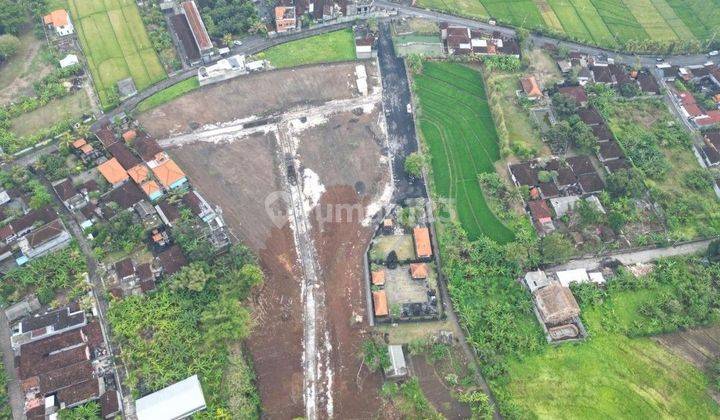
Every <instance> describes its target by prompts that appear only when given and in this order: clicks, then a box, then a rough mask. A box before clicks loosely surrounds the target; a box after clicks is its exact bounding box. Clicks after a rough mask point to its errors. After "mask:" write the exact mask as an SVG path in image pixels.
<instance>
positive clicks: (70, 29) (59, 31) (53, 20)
mask: <svg viewBox="0 0 720 420" xmlns="http://www.w3.org/2000/svg"><path fill="white" fill-rule="evenodd" d="M43 24H44V25H45V26H46V27H47V28H48V29H49V30H51V31H53V32H54V33H55V34H56V35H57V36H66V35H72V34H74V33H75V27H74V26H73V23H72V20H71V19H70V14H69V13H68V12H67V10H64V9H57V10H53V11H52V12H50V13H48V14H47V15H45V16H43Z"/></svg>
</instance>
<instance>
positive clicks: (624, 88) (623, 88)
mask: <svg viewBox="0 0 720 420" xmlns="http://www.w3.org/2000/svg"><path fill="white" fill-rule="evenodd" d="M619 90H620V94H621V95H622V96H624V97H626V98H632V97H635V96H638V95H640V86H638V85H637V83H634V82H632V83H623V84H622V85H620V89H619Z"/></svg>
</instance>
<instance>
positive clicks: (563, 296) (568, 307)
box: [534, 282, 580, 324]
mask: <svg viewBox="0 0 720 420" xmlns="http://www.w3.org/2000/svg"><path fill="white" fill-rule="evenodd" d="M534 293H535V301H536V303H537V309H538V312H540V316H541V318H542V319H543V321H544V322H545V323H546V324H560V323H563V322H567V321H568V320H570V319H572V318H574V317H576V316H578V315H580V307H579V306H578V304H577V301H575V297H574V296H573V294H572V292H571V291H570V289H568V288H567V287H563V286H562V285H561V284H560V283H558V282H551V283H550V284H549V285H548V286H546V287H543V288H541V289H538V290H536V291H535V292H534Z"/></svg>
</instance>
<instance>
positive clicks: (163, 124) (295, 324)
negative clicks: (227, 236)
mask: <svg viewBox="0 0 720 420" xmlns="http://www.w3.org/2000/svg"><path fill="white" fill-rule="evenodd" d="M367 68H368V71H369V73H370V77H371V83H370V85H371V87H373V88H374V89H377V88H378V84H379V80H378V79H377V77H375V76H374V75H373V66H371V65H368V66H367ZM352 70H354V65H352V64H336V65H325V66H322V67H307V68H302V69H296V70H280V71H275V72H268V73H261V74H256V75H251V76H248V77H242V78H237V79H234V80H232V81H229V82H226V83H223V84H221V85H216V86H213V87H208V88H202V89H199V90H197V91H195V92H191V93H189V94H187V95H185V96H183V97H181V98H178V99H175V100H173V101H170V102H168V103H166V104H164V105H161V106H159V107H157V108H155V109H153V110H152V111H149V112H147V113H145V114H144V115H142V116H141V117H140V120H141V121H142V122H143V124H144V125H145V126H146V127H148V128H150V129H151V132H153V133H155V134H156V135H160V137H161V138H162V137H163V135H165V136H169V135H172V134H173V133H187V128H186V127H189V125H190V123H192V122H194V123H196V124H198V127H200V128H196V130H195V131H193V133H192V134H182V135H181V136H178V137H173V139H177V138H183V139H188V138H195V139H196V140H194V141H192V140H190V141H183V142H182V143H181V144H182V145H181V146H178V147H175V146H173V145H174V144H176V143H173V140H172V139H170V140H165V141H161V143H162V144H164V145H169V153H170V154H171V155H172V156H173V157H174V158H175V159H176V160H177V162H178V164H179V165H180V166H181V167H182V168H183V169H184V170H185V171H186V172H187V174H188V177H189V178H190V179H191V180H192V182H193V184H194V185H195V186H197V188H198V189H199V190H201V191H202V192H203V194H204V195H205V196H206V198H207V199H208V200H209V201H211V202H213V203H217V204H218V205H219V206H221V207H222V209H223V215H224V217H225V220H226V222H227V224H228V226H229V227H230V229H231V231H232V232H233V233H234V234H235V235H236V236H237V239H239V240H241V241H242V242H244V243H246V244H248V245H249V246H250V247H251V248H252V249H253V251H255V252H256V254H257V255H258V256H259V258H260V264H261V266H262V267H263V270H264V271H265V272H266V281H265V284H264V286H263V289H262V290H261V291H260V292H259V293H258V294H257V296H256V298H255V301H254V305H253V306H254V307H253V315H254V317H255V318H256V325H258V328H256V329H255V330H254V332H253V334H252V335H251V337H250V338H249V340H248V342H247V346H248V349H249V351H250V353H251V355H252V357H253V360H254V366H255V369H256V372H257V377H258V388H259V390H260V395H261V399H262V404H263V411H264V415H266V416H268V417H269V418H295V417H301V416H303V415H305V407H306V405H305V401H304V399H303V398H304V394H305V393H306V390H305V383H304V381H305V380H306V377H305V374H306V372H305V370H304V367H303V355H304V354H306V353H305V349H304V347H303V343H304V338H305V337H306V335H305V334H308V332H307V331H308V330H307V328H308V322H310V321H308V319H307V317H306V315H307V314H306V313H305V311H304V309H305V308H306V307H307V306H306V301H303V300H302V294H301V290H303V287H304V282H305V280H304V279H305V277H304V276H303V269H302V267H301V266H300V264H299V260H298V256H299V253H298V252H297V250H298V249H302V248H297V245H296V243H295V240H294V239H293V230H292V229H291V225H290V224H289V223H288V216H289V214H288V208H287V203H286V201H285V200H284V199H278V200H273V201H272V202H268V201H267V198H268V197H273V195H272V194H273V193H277V192H280V191H284V189H285V188H286V187H287V184H286V183H284V182H282V180H283V179H284V178H285V177H286V170H285V167H284V163H283V162H284V156H283V152H282V151H281V150H284V149H282V148H284V147H286V146H284V145H285V144H287V142H288V141H289V142H290V143H291V144H296V145H297V154H296V156H297V159H298V161H299V162H298V165H299V167H300V168H302V169H301V171H302V172H301V176H299V177H298V178H299V181H298V183H299V184H300V186H301V188H302V190H303V192H304V194H305V197H306V199H307V200H310V201H309V202H308V203H312V204H310V207H308V210H307V211H308V212H311V210H312V208H313V207H314V206H316V209H317V210H315V211H312V212H311V213H310V214H312V215H315V214H316V215H317V216H318V217H310V220H311V223H312V227H311V231H310V232H309V234H310V235H311V238H312V239H313V241H314V248H315V249H316V250H317V257H316V258H317V261H318V265H319V267H320V268H321V270H320V272H319V273H318V279H319V280H320V285H319V287H318V288H317V289H318V291H317V292H315V293H316V296H317V297H316V299H320V300H318V301H317V302H318V306H316V308H317V311H318V313H317V319H318V323H317V324H315V325H316V330H315V331H316V339H317V340H318V343H319V344H318V349H317V350H318V352H317V360H318V363H319V364H318V366H322V368H321V369H322V372H331V374H332V376H331V378H332V380H331V381H330V380H326V379H325V378H327V377H328V376H325V374H324V373H323V374H320V372H318V383H317V389H318V397H317V405H318V411H321V412H322V411H324V410H323V408H324V407H331V408H329V409H332V410H333V413H334V415H335V416H337V417H338V418H348V417H352V416H360V417H362V418H371V417H374V416H376V415H377V413H376V411H377V408H378V406H379V402H378V390H379V387H380V385H381V382H382V378H381V376H380V375H379V374H374V373H371V372H369V371H368V370H367V368H361V365H360V363H361V361H360V359H359V358H358V357H357V355H358V353H359V352H360V347H361V345H362V341H363V340H364V337H365V336H366V333H367V331H366V323H365V322H356V321H355V319H356V318H355V317H356V316H359V317H360V319H362V318H364V315H365V308H364V305H365V300H364V298H363V289H362V287H361V284H362V283H361V278H362V255H363V253H364V251H365V246H366V244H367V241H369V240H370V237H371V236H372V233H373V232H374V227H373V226H370V225H368V226H366V227H363V226H362V225H361V224H360V223H361V221H362V220H361V219H358V218H357V217H354V218H353V217H351V216H353V215H354V214H356V213H353V212H350V213H340V214H341V216H340V217H336V214H325V215H324V216H323V215H322V214H321V213H322V210H327V209H332V210H333V211H334V210H335V209H343V208H347V207H345V206H350V207H352V206H355V205H359V206H361V207H363V208H364V206H366V205H368V204H370V203H371V202H373V201H374V200H375V199H376V196H377V195H378V194H379V193H380V192H381V191H382V190H383V188H382V186H383V185H384V183H385V182H387V178H388V177H389V172H388V165H387V162H385V160H384V158H383V156H382V154H381V152H382V147H383V144H384V142H385V136H384V127H383V121H384V119H383V118H382V111H381V107H380V106H379V100H380V95H379V93H376V94H375V95H374V96H373V97H370V98H368V97H360V96H359V95H358V94H357V93H356V91H355V89H354V88H353V87H354V83H352V82H351V80H350V78H349V77H350V76H351V72H352ZM320 74H322V77H320V76H319V75H320ZM263 86H268V89H267V90H265V89H262V87H263ZM269 86H272V87H273V88H272V89H271V88H269ZM321 87H322V88H321ZM259 89H262V90H261V91H263V92H274V93H272V94H271V93H268V94H265V95H263V96H262V101H261V102H259V103H258V101H257V100H256V99H257V95H255V96H253V95H252V94H251V92H257V91H258V90H259ZM228 97H232V98H237V100H234V101H227V98H228ZM246 98H253V101H250V100H246ZM306 98H311V102H310V103H309V104H308V103H305V99H306ZM373 100H374V101H376V103H375V104H374V105H373V106H368V104H367V102H368V101H373ZM363 101H364V102H363ZM342 104H346V105H342ZM301 105H302V107H301ZM158 115H162V117H158ZM304 115H306V116H307V118H308V120H303V116H304ZM152 116H155V117H152ZM252 116H265V117H267V119H265V120H263V121H260V122H259V124H261V127H260V128H259V129H258V130H257V131H255V132H254V133H253V134H247V133H246V132H243V131H242V127H243V126H242V124H239V123H238V122H237V121H238V120H239V119H243V118H248V117H252ZM160 119H161V120H162V121H159V123H158V124H155V123H156V122H158V120H160ZM223 123H224V124H223ZM210 124H223V127H231V126H237V127H240V128H238V131H236V132H235V134H227V135H223V136H221V137H220V138H217V139H214V138H205V137H202V141H199V139H201V137H200V136H201V135H202V133H204V132H212V129H213V128H214V127H217V125H210ZM233 124H234V125H233ZM205 126H206V127H205ZM310 174H312V175H313V176H310ZM313 180H315V181H316V182H315V181H313ZM281 198H282V197H281ZM316 212H317V213H316ZM339 256H341V257H340V258H339ZM322 290H327V293H326V294H325V295H322V294H321V291H322ZM320 302H322V303H320ZM310 331H312V330H310ZM358 372H359V373H358ZM330 398H332V400H330ZM331 402H332V405H330V403H331Z"/></svg>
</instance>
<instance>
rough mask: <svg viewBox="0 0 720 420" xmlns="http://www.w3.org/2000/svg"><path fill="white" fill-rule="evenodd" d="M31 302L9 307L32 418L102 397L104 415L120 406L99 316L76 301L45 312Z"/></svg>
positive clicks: (17, 364)
mask: <svg viewBox="0 0 720 420" xmlns="http://www.w3.org/2000/svg"><path fill="white" fill-rule="evenodd" d="M38 309H39V304H38V303H37V302H36V301H35V302H31V303H28V302H26V301H23V302H20V303H19V304H16V305H13V306H11V307H10V308H8V309H7V310H6V314H7V315H8V319H9V320H10V327H11V329H12V336H11V345H12V349H13V351H14V353H15V370H16V373H17V377H18V379H19V381H20V388H21V390H22V392H23V398H24V414H25V416H26V417H27V418H28V419H29V420H34V419H40V420H44V419H48V418H50V419H56V418H58V411H59V410H61V409H65V408H72V407H75V406H78V405H81V404H84V403H87V402H89V401H97V402H98V404H99V406H100V409H101V413H100V415H101V418H103V419H105V418H112V417H114V416H115V415H116V414H118V413H119V411H120V405H119V398H118V391H117V389H118V383H117V381H116V375H115V372H114V370H113V365H112V360H111V357H110V352H109V348H108V344H107V342H106V341H105V339H104V336H103V332H102V328H101V325H100V321H99V320H98V319H97V318H95V317H93V316H92V315H91V314H89V313H87V312H86V311H85V310H83V309H81V308H80V306H79V305H78V304H77V303H72V304H70V305H68V306H63V307H61V308H59V309H54V310H50V311H46V312H40V313H36V314H34V315H32V314H30V312H31V311H37V310H38Z"/></svg>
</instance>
